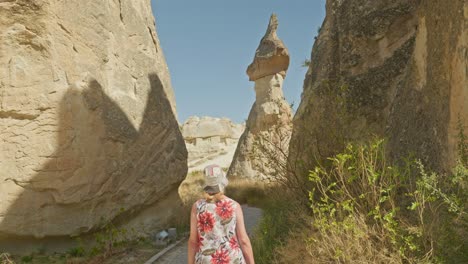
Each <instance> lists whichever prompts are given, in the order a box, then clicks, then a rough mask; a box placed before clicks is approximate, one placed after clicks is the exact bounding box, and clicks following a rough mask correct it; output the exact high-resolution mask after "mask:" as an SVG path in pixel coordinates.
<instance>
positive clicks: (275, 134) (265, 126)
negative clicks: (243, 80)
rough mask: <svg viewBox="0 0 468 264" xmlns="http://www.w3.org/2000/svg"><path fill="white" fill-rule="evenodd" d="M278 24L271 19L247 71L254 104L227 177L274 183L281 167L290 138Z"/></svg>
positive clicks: (285, 59) (286, 62)
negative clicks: (272, 181) (271, 181)
mask: <svg viewBox="0 0 468 264" xmlns="http://www.w3.org/2000/svg"><path fill="white" fill-rule="evenodd" d="M277 26H278V21H277V18H276V15H272V16H271V19H270V23H269V25H268V29H267V32H266V34H265V36H264V37H263V38H262V40H261V42H260V46H259V48H258V49H257V52H256V53H255V58H254V61H253V63H252V64H251V65H249V67H248V69H247V75H249V78H250V80H254V81H255V94H256V99H255V103H254V104H253V106H252V109H251V110H250V114H249V117H248V120H247V123H246V128H245V131H244V133H243V134H242V136H241V138H240V139H239V144H238V145H237V149H236V152H235V154H234V158H233V160H232V163H231V166H230V167H229V170H228V173H227V175H228V177H234V178H247V179H253V180H265V181H270V180H274V178H275V177H279V175H278V174H279V170H281V169H282V168H280V167H279V166H277V165H278V164H282V163H284V159H285V158H286V156H287V152H288V146H289V139H290V135H291V120H292V114H291V106H290V105H289V104H288V102H286V100H285V99H284V95H283V90H282V86H283V80H284V77H285V74H286V70H287V68H288V66H289V55H288V50H287V49H286V47H285V46H284V44H283V42H282V41H281V40H280V39H279V38H278V37H277V35H276V28H277Z"/></svg>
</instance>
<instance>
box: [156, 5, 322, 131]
mask: <svg viewBox="0 0 468 264" xmlns="http://www.w3.org/2000/svg"><path fill="white" fill-rule="evenodd" d="M151 2H152V7H153V12H154V14H155V17H156V27H157V31H158V36H159V40H160V42H161V45H162V49H163V51H164V54H165V56H166V60H167V64H168V66H169V71H170V74H171V79H172V85H173V88H174V91H175V96H176V102H177V112H178V115H179V122H181V123H182V122H184V121H185V120H186V119H187V118H188V117H189V116H192V115H198V116H205V115H206V116H214V117H228V118H230V119H232V120H233V121H235V122H243V121H244V120H246V119H247V117H248V114H249V111H250V108H251V107H252V104H253V102H254V101H255V91H254V90H253V86H254V83H253V82H249V80H248V77H247V75H246V74H245V70H246V69H247V66H248V65H249V64H250V63H251V62H252V60H253V56H254V54H255V50H256V49H257V46H258V44H259V42H260V39H261V38H262V37H263V35H264V33H265V30H266V28H267V25H268V21H269V19H270V15H271V13H276V14H277V15H278V20H279V27H278V36H279V37H280V38H281V39H282V40H283V42H284V43H285V44H286V46H287V47H288V49H289V53H290V56H291V64H290V65H289V71H288V74H287V76H286V80H285V81H284V85H283V90H284V93H285V97H286V99H287V100H288V101H289V102H290V103H293V102H294V105H295V107H294V108H296V107H297V106H298V105H299V102H300V96H301V92H302V85H303V81H304V76H305V73H306V70H307V69H306V68H303V67H301V64H302V62H303V61H304V60H305V59H309V58H310V53H311V50H312V45H313V42H314V36H316V35H317V28H318V27H319V26H320V25H321V24H322V21H323V19H324V17H325V0H291V1H286V0H234V1H223V0H197V1H193V0H183V1H182V0H152V1H151Z"/></svg>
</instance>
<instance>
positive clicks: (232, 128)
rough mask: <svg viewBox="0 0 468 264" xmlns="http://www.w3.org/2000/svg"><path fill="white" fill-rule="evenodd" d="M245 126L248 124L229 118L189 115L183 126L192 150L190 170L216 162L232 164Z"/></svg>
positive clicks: (188, 144)
mask: <svg viewBox="0 0 468 264" xmlns="http://www.w3.org/2000/svg"><path fill="white" fill-rule="evenodd" d="M244 129H245V125H244V124H235V123H233V122H232V121H231V120H229V119H227V118H215V117H207V116H205V117H201V118H200V117H197V116H192V117H190V118H188V119H187V121H185V123H184V124H183V125H182V127H181V130H182V135H183V137H184V139H185V144H186V146H187V150H188V167H189V172H191V171H198V170H203V168H205V166H207V165H210V164H212V163H215V164H218V165H219V166H221V167H223V168H228V167H229V165H230V164H231V161H232V157H233V156H234V152H235V150H236V146H237V142H238V141H239V138H240V136H241V134H242V132H243V131H244Z"/></svg>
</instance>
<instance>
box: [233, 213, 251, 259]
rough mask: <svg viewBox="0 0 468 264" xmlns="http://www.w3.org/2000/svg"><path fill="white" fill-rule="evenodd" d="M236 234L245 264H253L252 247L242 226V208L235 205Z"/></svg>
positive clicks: (243, 225)
mask: <svg viewBox="0 0 468 264" xmlns="http://www.w3.org/2000/svg"><path fill="white" fill-rule="evenodd" d="M236 218H237V223H236V234H237V240H238V241H239V244H240V246H241V249H242V253H243V254H244V258H245V261H246V262H247V264H254V263H255V260H254V255H253V250H252V245H251V244H250V239H249V236H248V235H247V231H246V230H245V224H244V214H243V213H242V208H241V206H240V205H239V204H237V208H236Z"/></svg>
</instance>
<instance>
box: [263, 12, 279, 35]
mask: <svg viewBox="0 0 468 264" xmlns="http://www.w3.org/2000/svg"><path fill="white" fill-rule="evenodd" d="M277 29H278V17H277V16H276V14H271V16H270V23H268V28H267V31H266V33H265V36H268V35H270V34H274V33H276V30H277Z"/></svg>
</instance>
